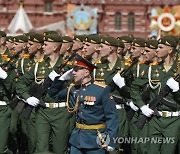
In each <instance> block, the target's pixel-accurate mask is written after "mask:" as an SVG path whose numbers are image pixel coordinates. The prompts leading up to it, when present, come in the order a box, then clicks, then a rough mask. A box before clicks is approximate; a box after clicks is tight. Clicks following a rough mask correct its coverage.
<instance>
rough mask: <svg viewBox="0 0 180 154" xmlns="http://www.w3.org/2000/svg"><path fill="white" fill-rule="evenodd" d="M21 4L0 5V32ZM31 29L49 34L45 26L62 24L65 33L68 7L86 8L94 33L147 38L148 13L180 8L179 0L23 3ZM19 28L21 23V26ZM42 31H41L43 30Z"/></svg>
mask: <svg viewBox="0 0 180 154" xmlns="http://www.w3.org/2000/svg"><path fill="white" fill-rule="evenodd" d="M19 3H20V0H19V1H18V0H1V1H0V29H1V30H6V31H8V29H7V27H8V25H9V24H10V22H11V21H12V19H13V17H14V15H15V14H16V11H17V10H18V8H19ZM22 3H23V7H24V10H25V11H26V13H27V15H28V17H29V19H30V21H31V23H32V25H33V29H36V30H37V29H38V30H48V28H47V27H46V25H53V24H54V23H59V22H61V26H59V28H58V29H57V31H59V33H62V34H66V33H67V22H66V19H67V13H68V11H67V7H68V5H69V4H74V5H77V6H78V5H81V4H83V5H85V6H89V7H91V8H93V9H94V8H96V9H97V23H98V24H97V32H98V33H100V34H106V35H112V36H115V37H118V36H122V35H127V34H133V35H135V36H137V37H148V36H149V35H150V28H149V26H150V22H151V10H152V9H153V8H157V7H161V8H163V7H164V6H165V5H169V6H170V7H172V6H174V5H180V2H179V0H143V1H141V0H23V1H22ZM20 24H21V23H20ZM42 27H44V29H43V28H42Z"/></svg>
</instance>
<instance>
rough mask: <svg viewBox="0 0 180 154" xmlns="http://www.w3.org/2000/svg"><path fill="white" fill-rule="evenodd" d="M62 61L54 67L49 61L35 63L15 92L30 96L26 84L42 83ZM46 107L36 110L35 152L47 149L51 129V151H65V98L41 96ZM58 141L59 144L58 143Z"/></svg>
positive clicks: (67, 126)
mask: <svg viewBox="0 0 180 154" xmlns="http://www.w3.org/2000/svg"><path fill="white" fill-rule="evenodd" d="M61 63H62V58H61V57H60V59H59V60H58V61H57V63H56V64H55V66H54V67H51V66H50V63H49V61H43V62H40V63H36V65H35V66H34V68H32V69H31V70H30V71H29V72H27V73H25V74H24V75H23V76H22V77H20V80H19V83H18V84H17V92H18V94H20V95H21V96H22V97H23V98H24V99H27V98H29V97H31V95H30V94H29V92H28V90H29V88H28V86H30V85H31V84H33V83H34V81H35V82H36V84H39V85H40V84H42V83H43V81H44V79H45V78H47V77H48V75H49V73H50V71H52V70H53V69H56V68H57V66H59V65H60V64H61ZM42 100H43V101H44V102H45V104H46V107H41V106H40V107H38V108H37V112H36V143H37V144H36V152H47V151H49V136H50V135H51V131H52V140H53V151H54V152H55V153H59V154H60V153H65V152H66V150H67V143H68V136H69V131H67V130H68V129H69V117H70V116H69V113H68V112H67V110H66V108H65V100H60V101H59V102H57V101H55V100H54V99H52V98H51V97H49V95H48V94H45V95H44V96H43V98H42ZM59 143H60V144H59Z"/></svg>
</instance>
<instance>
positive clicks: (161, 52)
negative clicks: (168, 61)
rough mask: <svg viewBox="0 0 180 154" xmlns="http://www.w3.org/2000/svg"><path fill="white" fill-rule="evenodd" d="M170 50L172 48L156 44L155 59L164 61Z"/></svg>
mask: <svg viewBox="0 0 180 154" xmlns="http://www.w3.org/2000/svg"><path fill="white" fill-rule="evenodd" d="M171 50H172V47H169V46H167V45H164V44H158V48H157V57H158V58H162V59H165V58H166V57H167V56H168V54H169V53H170V52H171Z"/></svg>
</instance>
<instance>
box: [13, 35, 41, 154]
mask: <svg viewBox="0 0 180 154" xmlns="http://www.w3.org/2000/svg"><path fill="white" fill-rule="evenodd" d="M43 42H44V40H43V35H41V34H38V33H30V34H29V36H28V44H27V48H28V54H26V55H23V57H22V59H21V72H23V74H24V73H25V72H28V71H29V70H30V69H31V68H32V67H33V66H34V65H35V63H36V62H38V61H41V60H42V59H43V58H44V54H43V51H42V45H43ZM22 64H23V67H22ZM19 72H20V71H19ZM21 103H22V102H21ZM23 104H24V105H25V103H23ZM18 105H19V106H18ZM18 105H17V107H16V108H15V109H17V110H18V108H19V107H20V106H21V105H22V104H18ZM21 120H22V127H23V132H24V133H25V134H26V135H27V138H28V152H29V153H33V152H34V151H35V147H36V131H35V122H36V113H35V110H33V111H32V113H31V115H30V117H29V119H25V118H23V117H22V118H21Z"/></svg>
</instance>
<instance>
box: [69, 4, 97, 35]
mask: <svg viewBox="0 0 180 154" xmlns="http://www.w3.org/2000/svg"><path fill="white" fill-rule="evenodd" d="M67 26H68V28H69V29H70V30H71V32H72V33H73V34H76V35H81V34H91V33H96V32H97V11H96V9H92V8H90V7H88V6H84V5H81V6H77V7H75V8H74V9H72V10H71V12H70V13H69V14H68V15H67Z"/></svg>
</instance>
